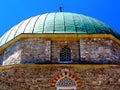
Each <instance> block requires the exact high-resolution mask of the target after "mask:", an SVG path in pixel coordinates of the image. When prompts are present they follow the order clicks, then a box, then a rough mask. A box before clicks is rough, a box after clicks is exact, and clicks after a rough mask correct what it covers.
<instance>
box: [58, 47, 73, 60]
mask: <svg viewBox="0 0 120 90" xmlns="http://www.w3.org/2000/svg"><path fill="white" fill-rule="evenodd" d="M60 61H71V50H70V48H68V47H63V48H62V50H61V51H60Z"/></svg>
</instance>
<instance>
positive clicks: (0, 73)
mask: <svg viewBox="0 0 120 90" xmlns="http://www.w3.org/2000/svg"><path fill="white" fill-rule="evenodd" d="M26 67H27V68H26ZM83 67H87V66H77V68H75V65H71V66H70V65H67V66H65V65H61V66H56V65H55V66H54V65H52V66H50V67H49V66H44V65H43V66H42V65H41V66H39V65H36V66H35V65H34V67H33V66H32V65H29V66H25V67H24V65H23V66H19V65H17V66H13V67H11V68H8V69H3V70H2V69H1V70H0V90H8V89H9V90H56V87H51V83H52V80H53V79H54V77H56V75H58V74H59V73H62V72H64V71H67V72H70V73H72V74H73V75H75V76H77V77H78V78H79V79H80V81H81V86H80V87H77V90H119V89H120V67H118V68H111V66H110V67H109V68H102V66H101V68H97V67H98V66H93V67H92V66H91V68H83ZM95 67H96V68H95ZM0 68H1V67H0ZM4 68H5V67H4Z"/></svg>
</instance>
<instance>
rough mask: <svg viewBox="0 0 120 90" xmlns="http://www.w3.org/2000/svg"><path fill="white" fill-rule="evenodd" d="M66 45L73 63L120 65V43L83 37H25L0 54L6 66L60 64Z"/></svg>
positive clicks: (0, 58)
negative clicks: (61, 39)
mask: <svg viewBox="0 0 120 90" xmlns="http://www.w3.org/2000/svg"><path fill="white" fill-rule="evenodd" d="M64 46H66V47H69V48H70V50H71V60H72V62H73V63H86V62H87V63H112V64H120V45H119V44H117V43H116V42H114V41H112V40H110V39H99V38H91V39H90V38H87V39H80V40H79V41H51V40H47V39H43V38H29V39H21V40H19V41H17V42H16V43H15V44H14V45H12V46H10V47H8V48H7V49H6V50H5V52H4V54H1V55H0V61H1V63H3V65H9V64H34V63H48V62H49V63H51V62H52V63H58V62H59V61H60V51H61V49H62V48H63V47H64ZM2 58H3V60H2Z"/></svg>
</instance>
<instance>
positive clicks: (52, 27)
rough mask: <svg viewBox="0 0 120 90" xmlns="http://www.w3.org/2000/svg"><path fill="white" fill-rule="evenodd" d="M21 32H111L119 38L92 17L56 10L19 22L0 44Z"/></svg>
mask: <svg viewBox="0 0 120 90" xmlns="http://www.w3.org/2000/svg"><path fill="white" fill-rule="evenodd" d="M23 33H30V34H58V33H59V34H61V33H62V34H66V33H67V34H68V33H73V34H112V35H114V36H115V37H116V38H119V39H120V36H119V34H117V33H116V32H114V30H112V29H111V28H110V27H109V26H107V25H105V24H104V23H102V22H100V21H98V20H96V19H94V18H91V17H88V16H84V15H81V14H75V13H66V12H57V13H47V14H43V15H38V16H35V17H31V18H29V19H27V20H24V21H22V22H20V23H19V24H17V25H16V26H14V27H13V28H11V29H10V30H9V31H8V32H6V33H5V34H4V35H3V36H2V37H1V38H0V46H2V45H4V44H6V43H7V42H9V41H10V40H12V39H14V38H15V37H17V36H18V35H20V34H23Z"/></svg>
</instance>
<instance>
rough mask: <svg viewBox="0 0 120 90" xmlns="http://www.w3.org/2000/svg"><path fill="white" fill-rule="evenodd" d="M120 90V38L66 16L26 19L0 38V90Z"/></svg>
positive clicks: (92, 23)
mask: <svg viewBox="0 0 120 90" xmlns="http://www.w3.org/2000/svg"><path fill="white" fill-rule="evenodd" d="M90 89H91V90H120V34H118V33H117V32H116V31H114V30H113V29H112V28H111V27H109V26H108V25H106V24H104V23H103V22H101V21H98V20H97V19H94V18H92V17H89V16H85V15H82V14H76V13H70V12H53V13H46V14H42V15H38V16H34V17H31V18H29V19H27V20H24V21H21V22H20V23H19V24H17V25H15V26H13V27H12V28H11V29H10V30H8V31H7V32H6V33H5V34H4V35H3V36H2V37H0V90H90Z"/></svg>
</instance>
